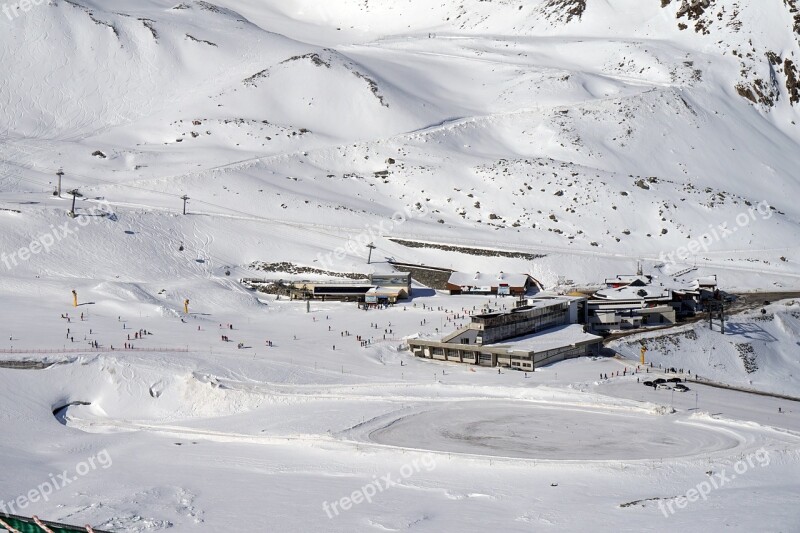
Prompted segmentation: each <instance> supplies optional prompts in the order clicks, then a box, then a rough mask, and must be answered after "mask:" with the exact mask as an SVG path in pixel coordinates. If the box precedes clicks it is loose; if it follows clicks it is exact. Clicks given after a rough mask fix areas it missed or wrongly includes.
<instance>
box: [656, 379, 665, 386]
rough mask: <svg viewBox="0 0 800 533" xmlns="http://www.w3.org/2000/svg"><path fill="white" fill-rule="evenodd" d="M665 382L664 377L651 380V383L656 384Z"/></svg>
mask: <svg viewBox="0 0 800 533" xmlns="http://www.w3.org/2000/svg"><path fill="white" fill-rule="evenodd" d="M666 382H667V380H666V379H664V378H658V379H654V380H653V383H654V384H656V385H661V384H662V383H666Z"/></svg>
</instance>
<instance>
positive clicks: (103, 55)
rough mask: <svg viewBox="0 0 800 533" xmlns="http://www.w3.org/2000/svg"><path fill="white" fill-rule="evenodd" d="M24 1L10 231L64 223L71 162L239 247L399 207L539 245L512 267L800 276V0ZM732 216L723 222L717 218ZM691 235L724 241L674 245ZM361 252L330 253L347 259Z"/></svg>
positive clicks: (10, 58)
mask: <svg viewBox="0 0 800 533" xmlns="http://www.w3.org/2000/svg"><path fill="white" fill-rule="evenodd" d="M28 7H29V8H30V9H28V10H27V11H25V10H22V9H21V8H19V7H15V6H11V7H9V9H7V10H6V15H5V16H3V17H0V30H2V31H0V41H1V42H0V61H1V62H2V64H3V66H4V73H3V76H2V80H0V98H2V101H3V102H4V103H5V105H4V106H2V108H0V125H2V129H0V131H2V138H1V141H0V142H1V144H0V160H2V163H1V164H2V167H1V168H0V172H1V173H2V174H0V180H2V181H0V183H2V191H3V195H2V196H0V199H2V200H4V201H6V202H5V203H7V204H14V203H20V201H24V202H29V201H32V200H31V199H32V198H35V201H36V202H38V203H37V204H30V203H28V204H25V205H24V208H23V209H21V211H22V213H20V214H19V215H18V216H16V217H8V218H9V219H10V220H8V221H7V222H6V223H4V226H5V227H4V229H6V232H5V233H6V235H7V238H8V239H10V244H9V248H10V249H14V248H16V247H17V245H19V246H23V245H24V243H25V241H26V239H28V235H29V232H30V231H31V230H34V231H36V230H40V231H44V230H45V229H46V228H47V227H48V225H49V224H50V223H52V222H53V220H54V219H56V220H60V217H61V216H62V213H63V207H56V206H61V205H63V202H62V203H55V204H54V202H53V200H52V199H51V198H50V197H49V195H48V194H42V193H49V192H50V191H51V190H52V189H53V187H54V183H55V175H54V174H55V172H56V171H57V170H58V169H59V168H63V169H64V172H65V177H64V180H65V187H66V188H74V187H77V188H79V190H80V192H81V193H82V194H84V195H85V196H86V197H90V198H103V199H105V200H107V201H108V202H110V203H111V204H112V205H115V206H117V208H118V210H119V211H120V220H123V221H124V220H126V215H125V214H126V212H127V211H126V210H133V211H132V212H131V215H133V214H134V213H136V214H137V215H138V216H141V217H143V218H142V224H143V227H153V226H155V225H161V226H163V227H165V228H166V226H164V224H167V221H165V220H160V218H159V217H161V218H163V217H164V216H167V215H168V214H169V213H176V212H179V210H180V208H181V205H180V204H181V201H180V200H179V196H181V195H183V194H188V195H189V196H190V198H191V200H190V206H191V207H190V208H191V209H193V210H194V212H195V213H197V212H202V213H206V214H209V215H214V216H212V217H211V219H213V223H212V224H211V225H210V226H209V227H203V228H194V227H187V224H186V223H183V222H181V221H178V220H175V219H174V217H168V219H167V220H168V221H169V224H168V226H169V230H168V231H166V233H165V234H164V235H162V236H159V235H156V234H153V233H152V232H151V233H150V234H148V235H146V237H147V239H148V240H151V241H154V244H153V245H154V246H166V247H169V248H172V247H173V246H174V244H175V242H174V241H177V240H181V239H186V240H188V239H190V235H191V234H192V233H193V232H194V231H195V230H197V231H201V232H207V234H208V235H209V240H214V238H217V237H218V239H217V240H221V241H224V243H227V244H230V245H231V246H228V249H226V244H224V243H223V244H220V246H219V247H217V248H216V249H214V247H211V248H209V249H208V250H207V252H208V253H209V254H215V255H216V256H217V257H218V258H219V259H220V261H219V262H220V263H227V264H230V265H234V266H241V265H247V264H249V263H251V262H252V261H256V260H269V261H272V260H275V261H284V260H288V261H294V262H297V263H300V264H306V265H312V264H313V263H314V261H315V259H318V258H319V255H320V254H324V253H326V252H330V251H331V250H333V249H335V248H336V247H337V246H341V245H342V244H344V243H345V242H346V241H347V239H348V238H350V237H352V236H353V235H354V234H357V233H358V232H359V231H362V230H363V227H364V225H366V224H376V223H378V222H379V221H381V220H386V219H387V218H388V217H389V216H391V214H392V213H394V212H396V211H398V210H402V209H406V210H407V212H408V213H411V214H412V215H413V214H417V213H418V214H419V215H418V216H414V217H413V220H412V221H411V222H407V223H406V224H403V225H394V227H393V229H392V231H391V233H392V235H394V236H398V237H404V238H410V239H421V240H430V241H435V242H440V243H445V244H465V243H469V244H473V245H478V246H484V247H492V248H499V249H524V250H526V251H534V252H537V253H541V254H542V255H547V256H548V258H545V259H543V260H542V261H540V262H538V263H537V264H533V265H531V264H529V263H521V262H520V263H516V264H511V265H510V267H511V268H517V269H524V270H528V271H530V272H532V273H534V274H535V275H538V276H539V277H540V278H542V279H543V281H545V282H546V283H549V284H552V283H555V280H556V279H557V277H558V276H559V275H564V276H565V277H568V278H573V279H575V280H577V281H580V282H592V281H596V280H597V279H599V278H601V277H603V275H605V274H607V272H599V271H598V269H597V265H596V264H595V263H593V261H598V260H599V261H602V262H603V263H602V264H603V267H602V269H603V270H615V269H616V270H629V269H631V268H632V266H633V265H634V264H635V261H636V260H637V259H644V260H651V261H650V262H648V263H646V264H647V266H648V268H650V269H656V272H657V273H658V272H659V271H658V267H659V265H661V264H664V263H665V262H664V258H665V257H667V258H669V257H672V258H673V260H675V261H676V263H679V264H676V265H673V264H672V261H671V260H668V261H667V262H666V263H667V264H666V265H665V266H663V267H661V269H660V272H661V273H664V274H669V273H671V272H675V271H678V270H681V269H683V268H684V267H685V266H687V265H689V264H694V263H697V264H698V265H700V266H701V267H702V266H708V267H709V272H712V271H718V270H719V269H720V268H722V267H726V268H730V269H732V270H730V275H729V281H730V282H731V283H732V284H733V285H737V286H739V287H742V288H747V287H751V288H752V287H767V286H775V285H783V286H786V285H792V284H793V283H794V285H796V284H797V283H796V281H797V279H798V277H797V276H798V275H800V268H799V267H798V262H799V261H800V254H798V252H799V251H800V248H798V239H797V234H798V222H799V221H800V210H798V208H797V207H796V206H795V205H794V202H793V200H792V199H793V198H795V197H797V196H798V194H799V193H800V182H799V181H798V178H797V174H796V169H797V166H798V160H800V150H798V141H799V140H800V124H798V119H800V116H798V109H800V95H799V94H798V74H797V67H796V64H797V63H798V57H797V56H798V54H800V48H799V46H800V14H798V9H797V6H796V4H795V2H794V0H783V1H778V0H772V1H770V2H766V3H764V2H761V3H752V2H751V3H746V2H741V1H733V0H717V1H711V0H703V1H688V0H680V1H679V0H673V1H668V0H648V1H641V0H609V1H591V0H589V1H586V0H572V1H571V0H542V1H528V2H512V1H506V0H495V1H478V0H469V1H466V2H450V1H445V2H440V3H430V2H425V1H422V0H411V1H410V2H404V3H397V2H394V1H390V0H358V1H356V0H341V1H336V2H325V3H320V2H311V1H294V2H276V1H266V2H252V1H247V0H228V1H220V2H218V3H217V4H212V3H209V2H205V1H197V2H185V3H179V4H175V3H171V2H163V1H157V0H148V1H142V2H136V3H135V4H133V5H132V4H131V2H122V1H103V2H93V1H77V2H72V1H65V0H58V1H57V0H53V1H50V2H48V3H44V4H42V5H38V6H35V5H34V6H28ZM93 154H94V155H93ZM756 206H761V210H760V211H758V212H757V213H756V212H755V211H754V208H755V207H756ZM7 207H11V208H15V207H14V206H13V205H8V206H7ZM15 209H16V208H15ZM54 209H55V210H54ZM137 210H139V211H137ZM748 213H749V214H748ZM737 216H740V218H739V219H737V218H736V217H737ZM231 217H239V218H249V219H251V220H256V221H259V222H260V223H259V224H255V225H250V226H248V225H246V224H239V227H235V228H234V227H233V226H232V224H236V222H233V221H232V219H231ZM748 217H749V220H747V222H743V221H744V220H745V219H748ZM132 218H135V217H134V216H132ZM156 220H158V222H156ZM737 220H738V221H739V222H740V223H737ZM742 222H743V223H742ZM722 224H727V225H728V226H730V227H735V226H738V227H735V229H736V230H737V231H736V232H735V233H733V232H722V233H724V235H711V234H710V230H713V229H714V228H715V227H717V226H719V225H722ZM212 226H213V227H212ZM265 228H269V229H268V230H267V232H266V233H264V230H265ZM275 229H279V231H274V230H275ZM118 230H119V228H116V227H114V228H109V227H98V228H93V229H92V231H93V232H94V235H93V238H92V240H93V241H95V242H98V243H101V242H105V241H106V240H110V241H112V242H113V241H118V240H119V239H122V238H123V236H122V235H121V232H120V231H118ZM231 233H233V234H234V235H235V237H236V239H235V244H236V245H235V246H233V244H234V243H233V242H232V241H231V238H230V237H229V235H230V234H231ZM704 233H709V234H710V235H711V239H712V240H713V241H714V242H713V243H711V244H710V245H707V246H704V247H703V248H704V249H702V250H700V251H699V252H698V251H696V250H694V251H693V252H692V253H691V254H681V257H682V260H678V259H675V258H676V257H677V256H676V254H675V252H676V250H678V249H679V248H680V247H681V246H686V245H688V244H689V243H691V242H692V241H693V240H697V239H699V238H701V236H702V235H703V234H704ZM265 234H270V236H271V238H272V239H273V244H275V245H274V246H263V243H264V242H265V240H264V239H263V238H262V237H263V236H264V235H265ZM165 239H167V240H165ZM282 241H283V242H282ZM258 243H262V245H260V246H259V249H257V250H256V249H254V246H256V245H258ZM376 244H377V245H378V248H379V252H381V253H382V254H383V256H386V257H394V258H396V259H402V260H408V261H412V262H428V263H430V264H439V265H441V266H451V267H455V268H471V265H470V264H468V263H475V265H474V266H475V267H480V266H481V263H480V261H479V260H475V258H474V257H469V256H463V255H461V254H456V255H452V254H436V253H433V252H430V253H429V252H426V251H420V250H419V249H416V250H412V249H409V248H407V247H404V246H401V245H398V244H396V243H394V242H392V241H389V240H387V239H379V240H378V242H377V243H376ZM112 245H113V244H112V243H107V244H105V245H104V246H112ZM86 246H88V247H89V250H91V246H92V245H91V244H88V243H87V244H86ZM362 251H363V250H351V251H349V253H348V255H347V256H346V257H345V258H344V259H343V260H341V261H337V262H336V264H334V265H332V268H334V269H336V270H341V271H352V270H354V269H361V270H363V268H364V266H363V255H364V254H363V253H362ZM670 253H672V255H671V256H670ZM690 255H691V257H690ZM572 256H578V257H581V258H583V259H584V260H581V261H577V262H576V261H572V260H570V258H571V257H572ZM659 258H660V260H659ZM101 261H102V262H103V263H102V265H100V266H105V267H107V269H106V270H108V271H114V272H117V273H120V272H122V273H124V272H125V271H126V268H127V267H128V266H129V265H131V263H133V262H135V261H134V260H133V258H132V257H131V256H126V255H125V253H124V251H123V252H122V254H121V255H119V256H114V257H103V258H102V260H101ZM317 262H318V261H317ZM97 270H98V272H99V271H100V270H102V269H101V268H98V269H97ZM178 270H182V274H186V275H191V273H192V270H187V269H181V268H179V269H178ZM98 272H95V275H99V274H98ZM737 272H738V274H737ZM65 273H66V272H65ZM71 274H72V275H79V274H78V273H77V272H72V273H71ZM182 274H181V275H182Z"/></svg>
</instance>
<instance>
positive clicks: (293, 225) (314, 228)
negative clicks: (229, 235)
mask: <svg viewBox="0 0 800 533" xmlns="http://www.w3.org/2000/svg"><path fill="white" fill-rule="evenodd" d="M53 171H54V172H55V170H53ZM70 175H73V176H78V177H83V178H86V179H89V180H95V181H97V182H100V183H102V184H107V185H111V186H117V187H126V188H129V189H136V190H140V191H144V192H150V193H154V194H161V195H164V196H169V197H171V198H176V199H181V196H182V195H179V194H176V193H169V192H166V191H159V190H156V189H148V188H145V187H140V186H137V185H131V184H128V183H117V182H114V181H110V180H104V179H102V178H89V177H87V176H81V175H80V174H75V173H72V172H70ZM12 179H18V180H21V181H27V182H30V183H34V184H37V185H41V186H44V187H49V186H52V184H50V183H43V182H41V181H38V180H35V179H31V178H23V177H21V176H19V177H14V178H12ZM94 186H98V185H97V184H96V185H94ZM87 187H91V185H87ZM192 201H193V202H195V203H201V204H205V205H208V206H211V207H215V208H217V209H222V210H225V211H230V212H233V213H236V214H239V215H242V216H246V217H248V218H250V219H252V220H259V221H263V222H268V223H271V224H279V225H283V226H286V227H289V228H304V229H307V230H309V231H312V232H315V233H319V234H320V235H324V236H327V237H333V238H341V235H340V234H337V233H331V232H328V231H325V230H324V229H322V228H324V227H325V226H322V225H319V224H309V223H302V222H286V221H284V220H279V219H274V218H267V217H263V216H260V215H256V214H254V213H250V212H247V211H242V210H239V209H235V208H232V207H228V206H224V205H219V204H215V203H213V202H209V201H206V200H200V199H192ZM109 203H110V204H112V205H113V204H114V202H109ZM142 207H147V208H148V209H153V208H152V207H151V206H144V205H143V206H142ZM158 209H161V210H163V211H167V212H173V213H179V212H180V210H179V209H172V208H158ZM201 214H206V215H214V216H219V215H221V213H201ZM330 227H331V228H337V229H343V230H347V229H348V228H342V227H340V226H330ZM361 229H362V228H350V230H352V231H361Z"/></svg>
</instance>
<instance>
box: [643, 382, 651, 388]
mask: <svg viewBox="0 0 800 533" xmlns="http://www.w3.org/2000/svg"><path fill="white" fill-rule="evenodd" d="M642 385H644V386H645V387H652V386H653V382H652V381H643V382H642Z"/></svg>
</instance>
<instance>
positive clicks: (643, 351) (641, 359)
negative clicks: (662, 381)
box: [639, 344, 647, 364]
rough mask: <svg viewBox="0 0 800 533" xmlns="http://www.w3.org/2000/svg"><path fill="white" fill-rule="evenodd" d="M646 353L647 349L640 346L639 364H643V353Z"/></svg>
mask: <svg viewBox="0 0 800 533" xmlns="http://www.w3.org/2000/svg"><path fill="white" fill-rule="evenodd" d="M646 351H647V347H646V346H645V345H644V344H642V351H641V353H640V355H639V361H640V362H641V364H644V353H645V352H646Z"/></svg>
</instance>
